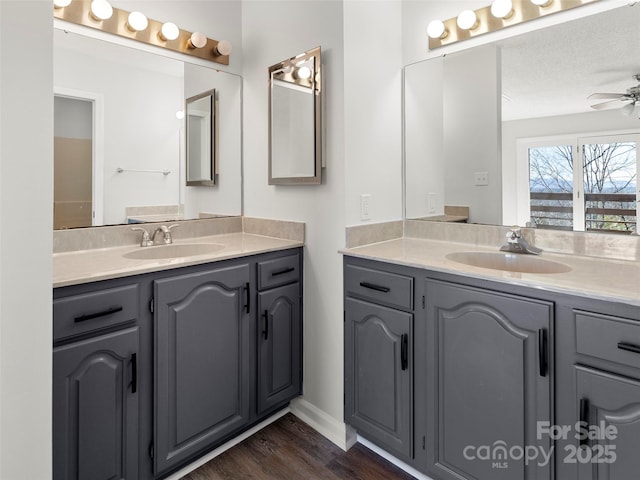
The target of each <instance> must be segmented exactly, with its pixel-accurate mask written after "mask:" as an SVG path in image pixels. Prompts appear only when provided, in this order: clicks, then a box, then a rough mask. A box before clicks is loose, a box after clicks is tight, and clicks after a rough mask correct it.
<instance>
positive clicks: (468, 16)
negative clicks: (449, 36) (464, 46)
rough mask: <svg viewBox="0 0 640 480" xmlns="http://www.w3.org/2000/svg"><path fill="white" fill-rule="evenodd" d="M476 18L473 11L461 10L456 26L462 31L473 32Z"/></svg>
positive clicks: (476, 21)
mask: <svg viewBox="0 0 640 480" xmlns="http://www.w3.org/2000/svg"><path fill="white" fill-rule="evenodd" d="M478 23H479V22H478V16H477V15H476V12H474V11H473V10H463V11H462V12H460V15H458V20H457V24H458V27H459V28H460V29H462V30H473V29H474V28H477V27H478Z"/></svg>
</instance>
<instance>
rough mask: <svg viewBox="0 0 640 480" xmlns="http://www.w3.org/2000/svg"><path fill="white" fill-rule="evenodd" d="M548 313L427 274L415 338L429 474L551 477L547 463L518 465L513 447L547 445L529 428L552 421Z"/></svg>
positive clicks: (482, 478) (548, 307)
mask: <svg viewBox="0 0 640 480" xmlns="http://www.w3.org/2000/svg"><path fill="white" fill-rule="evenodd" d="M551 318H552V304H550V303H547V302H541V301H535V300H528V299H523V298H518V297H514V296H509V295H504V294H499V293H492V292H488V291H484V290H479V289H475V288H470V287H465V286H461V285H456V284H450V283H446V282H439V281H435V280H427V329H426V332H427V338H426V339H421V341H424V344H425V345H426V346H427V348H428V349H429V351H428V352H427V356H426V358H427V359H428V363H429V365H428V368H427V377H428V379H427V385H428V390H429V391H430V393H429V394H428V398H429V399H430V405H429V406H428V409H429V411H430V412H431V414H430V419H431V421H430V425H428V426H427V429H426V430H427V432H430V433H428V438H427V440H428V441H427V445H428V448H427V453H428V463H429V469H430V470H431V471H432V472H433V473H434V475H435V476H436V477H438V478H442V479H456V480H458V479H475V480H501V479H504V480H513V479H544V478H547V479H548V478H550V471H551V465H549V463H547V464H546V465H538V463H537V461H531V462H529V464H528V465H525V460H524V459H523V458H522V457H521V456H520V458H518V457H519V455H518V450H517V448H521V449H524V448H526V447H529V446H531V447H537V448H538V451H540V448H543V449H544V451H545V452H549V451H550V447H551V445H550V441H549V439H541V440H538V439H537V438H536V426H537V422H538V421H550V420H551V392H550V372H551V371H552V368H550V367H551V366H550V365H549V360H550V358H549V353H548V352H549V351H550V349H549V346H548V345H549V344H550V342H549V340H550V339H549V333H550V332H549V330H550V326H551ZM545 338H546V340H545ZM418 408H421V407H420V406H419V407H418ZM428 418H429V417H428ZM513 447H516V450H513V451H512V450H511V449H512V448H513ZM507 451H512V452H514V454H507ZM541 463H544V462H542V461H541Z"/></svg>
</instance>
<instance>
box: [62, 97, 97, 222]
mask: <svg viewBox="0 0 640 480" xmlns="http://www.w3.org/2000/svg"><path fill="white" fill-rule="evenodd" d="M92 137H93V103H92V102H91V101H87V100H83V99H79V98H71V97H63V96H55V98H54V139H53V140H54V142H53V143H54V157H53V170H54V188H53V192H54V194H53V227H54V229H56V230H58V229H64V228H75V227H90V226H91V225H92V219H93V202H92V181H93V180H92V179H93V174H92V171H93V155H92V150H93V148H92Z"/></svg>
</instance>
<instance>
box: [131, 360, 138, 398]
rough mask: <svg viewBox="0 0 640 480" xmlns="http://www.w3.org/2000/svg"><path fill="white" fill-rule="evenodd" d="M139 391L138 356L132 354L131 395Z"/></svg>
mask: <svg viewBox="0 0 640 480" xmlns="http://www.w3.org/2000/svg"><path fill="white" fill-rule="evenodd" d="M137 391H138V354H136V353H132V354H131V393H136V392H137Z"/></svg>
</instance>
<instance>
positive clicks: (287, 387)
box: [258, 282, 302, 414]
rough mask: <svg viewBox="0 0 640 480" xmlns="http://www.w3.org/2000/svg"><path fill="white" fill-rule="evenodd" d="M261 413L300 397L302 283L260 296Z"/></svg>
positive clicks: (259, 393)
mask: <svg viewBox="0 0 640 480" xmlns="http://www.w3.org/2000/svg"><path fill="white" fill-rule="evenodd" d="M258 315H259V319H258V413H259V414H260V413H265V412H268V411H269V410H272V409H273V408H275V407H278V406H279V405H280V404H282V403H284V402H287V401H289V400H290V399H291V398H293V397H295V396H297V395H299V394H300V390H301V388H302V338H301V335H302V318H301V310H300V284H299V283H297V282H296V283H294V284H291V285H285V286H282V287H277V288H274V289H270V290H267V291H265V292H260V293H258Z"/></svg>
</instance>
